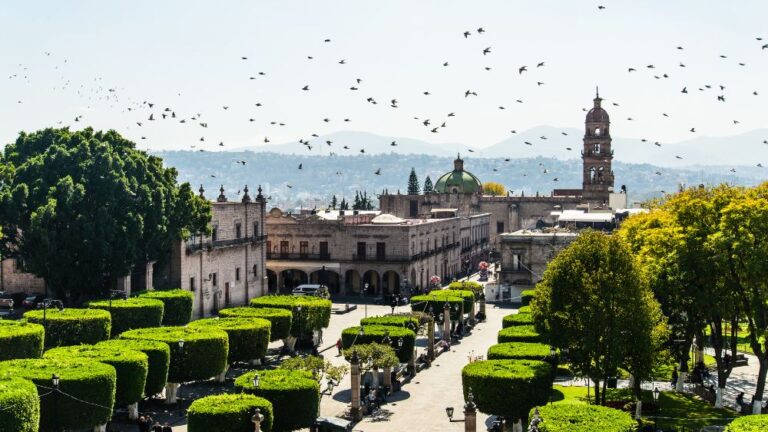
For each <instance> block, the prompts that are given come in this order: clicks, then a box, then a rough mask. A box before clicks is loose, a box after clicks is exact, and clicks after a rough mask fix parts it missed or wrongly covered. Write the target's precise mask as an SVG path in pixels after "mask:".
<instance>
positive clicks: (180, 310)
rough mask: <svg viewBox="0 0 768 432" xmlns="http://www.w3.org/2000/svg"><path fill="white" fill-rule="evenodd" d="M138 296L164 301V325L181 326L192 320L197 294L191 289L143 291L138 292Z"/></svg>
mask: <svg viewBox="0 0 768 432" xmlns="http://www.w3.org/2000/svg"><path fill="white" fill-rule="evenodd" d="M138 296H139V297H141V298H150V299H156V300H160V301H161V302H163V304H164V309H163V325H167V326H179V325H184V324H187V323H189V322H190V321H192V302H193V301H194V300H195V296H194V294H192V292H190V291H185V290H183V289H172V290H154V291H143V292H140V293H138Z"/></svg>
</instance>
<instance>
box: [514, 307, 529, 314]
mask: <svg viewBox="0 0 768 432" xmlns="http://www.w3.org/2000/svg"><path fill="white" fill-rule="evenodd" d="M517 313H519V314H529V313H531V307H530V306H520V309H518V310H517Z"/></svg>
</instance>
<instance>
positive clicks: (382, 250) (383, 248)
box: [376, 242, 387, 260]
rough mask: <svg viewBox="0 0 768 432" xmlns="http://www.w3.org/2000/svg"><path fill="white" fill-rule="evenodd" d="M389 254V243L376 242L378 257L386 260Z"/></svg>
mask: <svg viewBox="0 0 768 432" xmlns="http://www.w3.org/2000/svg"><path fill="white" fill-rule="evenodd" d="M386 256H387V244H386V243H383V242H378V243H376V259H377V260H384V259H385V258H386Z"/></svg>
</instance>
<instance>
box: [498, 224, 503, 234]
mask: <svg viewBox="0 0 768 432" xmlns="http://www.w3.org/2000/svg"><path fill="white" fill-rule="evenodd" d="M503 232H504V222H496V234H501V233H503Z"/></svg>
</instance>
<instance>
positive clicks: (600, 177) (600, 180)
mask: <svg viewBox="0 0 768 432" xmlns="http://www.w3.org/2000/svg"><path fill="white" fill-rule="evenodd" d="M604 172H605V168H603V167H600V168H598V169H597V181H598V183H600V184H603V174H604Z"/></svg>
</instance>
